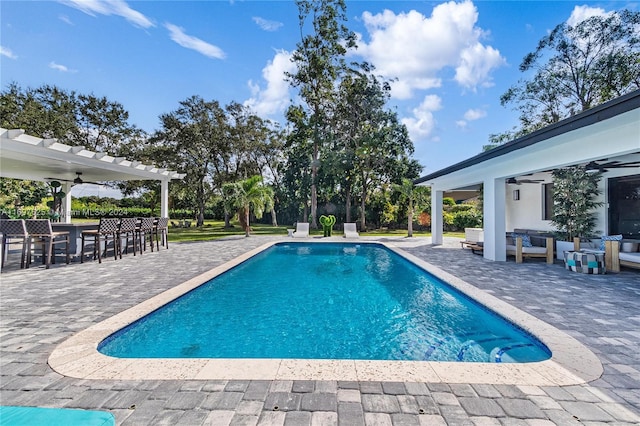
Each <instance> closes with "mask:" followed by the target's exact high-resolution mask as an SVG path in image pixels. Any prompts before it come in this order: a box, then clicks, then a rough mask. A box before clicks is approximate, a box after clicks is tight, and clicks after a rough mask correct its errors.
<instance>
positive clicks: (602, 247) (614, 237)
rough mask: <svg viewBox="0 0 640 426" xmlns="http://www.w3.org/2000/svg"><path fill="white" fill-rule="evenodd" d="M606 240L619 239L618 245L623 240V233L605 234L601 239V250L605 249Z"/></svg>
mask: <svg viewBox="0 0 640 426" xmlns="http://www.w3.org/2000/svg"><path fill="white" fill-rule="evenodd" d="M605 241H618V245H620V242H621V241H622V235H603V236H602V239H601V240H600V250H602V251H604V242H605Z"/></svg>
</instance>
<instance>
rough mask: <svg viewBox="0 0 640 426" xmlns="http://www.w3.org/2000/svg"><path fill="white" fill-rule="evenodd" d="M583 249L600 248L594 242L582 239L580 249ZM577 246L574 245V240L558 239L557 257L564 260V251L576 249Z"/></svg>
mask: <svg viewBox="0 0 640 426" xmlns="http://www.w3.org/2000/svg"><path fill="white" fill-rule="evenodd" d="M582 249H592V250H594V249H596V250H597V249H598V245H595V244H593V243H592V242H586V241H581V242H580V250H582ZM574 250H575V246H574V245H573V241H560V240H557V241H556V259H558V260H564V252H565V251H574Z"/></svg>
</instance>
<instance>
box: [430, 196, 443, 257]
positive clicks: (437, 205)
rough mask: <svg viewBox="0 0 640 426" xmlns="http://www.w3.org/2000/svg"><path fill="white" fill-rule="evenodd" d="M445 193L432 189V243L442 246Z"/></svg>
mask: <svg viewBox="0 0 640 426" xmlns="http://www.w3.org/2000/svg"><path fill="white" fill-rule="evenodd" d="M443 198H444V191H437V190H436V189H435V188H434V187H433V186H432V187H431V243H432V244H436V245H442V227H443V224H444V218H443V217H442V199H443Z"/></svg>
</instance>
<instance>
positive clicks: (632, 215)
mask: <svg viewBox="0 0 640 426" xmlns="http://www.w3.org/2000/svg"><path fill="white" fill-rule="evenodd" d="M572 165H588V167H590V168H593V169H600V170H602V171H604V173H603V178H602V180H601V182H600V186H601V189H602V195H601V201H603V202H604V205H603V207H601V208H600V209H599V210H598V212H597V226H596V229H597V230H598V233H599V234H602V235H612V234H622V235H623V236H624V238H625V239H637V240H640V90H637V91H635V92H632V93H629V94H627V95H625V96H622V97H620V98H617V99H614V100H612V101H610V102H607V103H605V104H602V105H599V106H597V107H595V108H592V109H590V110H588V111H585V112H582V113H580V114H578V115H575V116H573V117H570V118H567V119H565V120H563V121H560V122H558V123H555V124H553V125H550V126H548V127H545V128H543V129H541V130H539V131H536V132H534V133H531V134H529V135H527V136H524V137H522V138H519V139H516V140H514V141H511V142H509V143H507V144H504V145H502V146H500V147H498V148H495V149H492V150H490V151H487V152H482V153H480V154H478V155H476V156H474V157H471V158H469V159H467V160H464V161H462V162H459V163H457V164H454V165H452V166H449V167H446V168H444V169H441V170H438V171H436V172H434V173H430V174H428V175H426V176H423V177H421V178H419V179H417V180H416V181H415V182H414V183H415V184H417V185H429V186H430V187H431V194H432V195H431V196H432V204H431V205H432V218H431V230H432V236H433V243H434V244H442V235H443V221H442V198H443V194H444V193H445V192H449V191H456V190H463V189H469V188H473V187H474V186H475V187H479V186H480V185H481V184H482V186H483V190H484V225H483V227H484V257H485V258H486V259H490V260H496V261H504V260H506V248H505V247H506V240H505V234H506V232H509V231H513V230H514V229H516V228H525V229H536V230H543V231H545V230H546V231H553V230H554V228H553V226H552V224H551V221H550V216H551V201H550V195H551V194H550V190H551V186H550V184H551V183H552V177H551V172H552V171H553V170H555V169H558V168H562V167H567V166H572Z"/></svg>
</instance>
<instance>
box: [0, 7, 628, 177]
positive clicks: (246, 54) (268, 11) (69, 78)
mask: <svg viewBox="0 0 640 426" xmlns="http://www.w3.org/2000/svg"><path fill="white" fill-rule="evenodd" d="M623 8H628V9H632V10H637V9H638V3H631V2H611V1H607V2H595V1H589V2H584V1H582V2H574V1H475V2H471V1H458V2H431V1H347V15H348V18H349V20H348V22H347V25H348V26H349V28H350V29H351V30H353V31H355V32H356V33H358V34H359V36H360V48H359V49H358V50H357V51H356V52H354V53H352V54H351V55H352V58H353V59H356V60H366V61H369V62H370V63H373V64H374V65H375V66H376V68H377V71H378V73H380V74H382V75H384V76H385V77H387V78H397V81H396V82H395V83H394V84H393V92H392V93H393V98H392V99H391V104H390V107H395V108H397V112H398V116H399V117H400V118H401V119H402V120H403V122H404V123H405V124H406V125H407V127H408V129H409V131H410V135H411V137H412V140H413V142H414V145H415V148H416V153H415V158H417V159H418V160H419V161H420V163H421V164H422V165H423V166H424V170H423V174H426V173H429V172H432V171H435V170H438V169H440V168H443V167H446V166H448V165H451V164H453V163H456V162H459V161H462V160H464V159H466V158H468V157H470V156H473V155H475V154H477V153H479V152H480V151H481V148H482V145H484V144H486V143H487V140H488V136H489V134H491V133H498V132H502V131H505V130H508V129H510V128H512V127H513V126H515V125H517V114H516V113H515V112H513V111H512V110H511V109H509V108H505V107H502V106H501V105H500V101H499V98H500V95H501V94H502V93H504V92H505V90H507V88H509V87H510V86H511V85H513V84H515V83H516V82H517V81H518V79H520V78H522V77H524V75H523V74H522V73H521V72H520V71H519V70H518V65H519V64H520V61H521V60H522V58H523V57H524V55H525V54H527V53H528V52H531V51H532V50H533V49H535V47H536V45H537V42H538V41H539V40H540V38H542V37H543V36H544V35H545V34H546V33H547V32H548V31H549V30H551V29H552V28H553V27H555V26H556V25H557V24H559V23H562V22H565V21H569V22H575V21H576V20H580V19H583V18H584V17H588V16H591V15H593V14H604V13H607V12H610V11H612V10H618V9H623ZM0 14H1V23H2V25H1V27H0V46H1V47H0V61H1V63H0V65H1V73H0V82H1V84H2V88H3V89H6V87H7V85H8V84H9V83H11V82H17V83H18V84H19V85H21V86H22V87H23V88H26V87H32V88H35V87H39V86H41V85H43V84H50V85H56V86H58V87H61V88H64V89H67V90H75V91H77V92H79V93H93V94H94V95H96V96H106V97H107V98H108V99H109V100H112V101H117V102H120V103H121V104H122V105H123V106H124V107H125V109H127V110H128V111H129V113H130V122H131V123H132V124H135V125H136V126H138V127H140V128H142V129H144V130H146V131H149V132H151V131H153V130H155V129H157V128H158V127H159V120H158V116H159V115H160V114H163V113H166V112H170V111H173V110H175V109H177V108H178V103H179V102H180V101H182V100H184V99H186V98H188V97H190V96H192V95H199V96H201V97H203V98H204V99H206V100H217V101H219V102H220V103H221V104H223V105H226V104H228V103H229V102H231V101H236V102H240V103H244V104H247V105H250V106H251V107H252V108H253V109H254V111H255V112H256V113H258V114H259V115H260V116H262V117H264V118H271V119H274V120H277V121H282V113H283V111H284V109H285V108H286V106H287V105H288V104H289V100H290V99H292V98H295V93H293V92H292V91H291V90H290V89H289V87H288V85H287V83H285V82H284V81H283V73H284V72H285V71H291V70H292V68H291V62H290V61H289V56H290V53H291V52H292V51H293V50H294V49H295V47H296V43H297V42H298V41H299V39H300V32H299V28H298V11H297V8H296V6H295V4H294V3H293V1H240V0H234V1H151V0H149V1H122V0H113V1H102V0H69V1H11V0H3V1H2V2H1V3H0Z"/></svg>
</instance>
